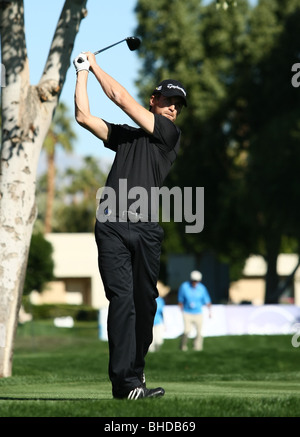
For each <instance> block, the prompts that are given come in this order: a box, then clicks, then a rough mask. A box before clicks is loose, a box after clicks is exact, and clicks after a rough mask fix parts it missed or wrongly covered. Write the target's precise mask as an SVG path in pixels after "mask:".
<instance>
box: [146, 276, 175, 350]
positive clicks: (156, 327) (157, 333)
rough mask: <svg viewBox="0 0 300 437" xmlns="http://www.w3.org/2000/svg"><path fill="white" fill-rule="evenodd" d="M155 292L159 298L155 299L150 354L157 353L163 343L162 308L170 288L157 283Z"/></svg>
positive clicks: (159, 282)
mask: <svg viewBox="0 0 300 437" xmlns="http://www.w3.org/2000/svg"><path fill="white" fill-rule="evenodd" d="M157 290H158V294H159V296H158V297H157V298H156V304H157V308H156V313H155V317H154V324H153V340H152V343H151V345H150V347H149V351H150V352H157V351H158V350H159V349H160V347H161V345H162V344H163V342H164V329H165V325H164V314H163V311H164V306H165V299H164V298H165V296H166V295H167V294H168V293H169V291H170V287H168V286H166V285H164V284H163V283H162V282H161V281H158V282H157Z"/></svg>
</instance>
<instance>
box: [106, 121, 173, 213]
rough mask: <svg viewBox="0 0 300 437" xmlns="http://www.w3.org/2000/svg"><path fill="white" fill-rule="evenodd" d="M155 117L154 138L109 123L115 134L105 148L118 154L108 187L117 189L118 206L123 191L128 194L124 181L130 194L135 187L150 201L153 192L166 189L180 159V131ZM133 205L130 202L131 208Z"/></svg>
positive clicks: (109, 177)
mask: <svg viewBox="0 0 300 437" xmlns="http://www.w3.org/2000/svg"><path fill="white" fill-rule="evenodd" d="M154 117H155V123H154V132H153V134H152V135H151V134H148V133H147V132H145V131H144V130H143V129H141V128H135V127H131V126H128V125H117V124H111V123H107V124H108V125H109V126H110V128H111V134H110V138H109V141H108V142H107V143H104V145H105V147H108V148H109V149H111V150H113V151H114V152H116V156H115V159H114V162H113V164H112V167H111V170H110V172H109V175H108V177H107V182H106V186H107V187H111V188H113V189H114V191H115V193H116V196H117V204H119V203H118V197H119V191H120V192H121V191H122V195H123V194H124V191H123V190H120V180H122V184H123V185H125V184H126V189H127V193H128V192H129V191H130V190H131V189H132V188H134V187H143V188H144V189H145V190H146V192H147V193H148V195H149V197H150V193H151V188H152V187H157V188H160V187H161V186H162V184H163V182H164V180H165V178H166V176H167V175H168V173H169V171H170V169H171V166H172V164H173V162H174V161H175V159H176V157H177V154H178V151H179V146H180V136H181V132H180V129H179V128H178V127H177V126H175V124H174V123H173V122H172V121H171V120H169V119H168V118H166V117H164V116H162V115H158V114H155V115H154ZM133 202H134V200H129V201H128V202H127V208H129V206H130V204H131V203H133ZM123 204H124V203H123ZM149 205H150V202H149ZM149 207H150V206H149Z"/></svg>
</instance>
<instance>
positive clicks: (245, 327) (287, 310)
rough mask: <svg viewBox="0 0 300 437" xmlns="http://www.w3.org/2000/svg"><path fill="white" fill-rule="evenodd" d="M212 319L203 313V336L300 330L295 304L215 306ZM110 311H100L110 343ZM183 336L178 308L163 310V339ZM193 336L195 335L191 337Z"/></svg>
mask: <svg viewBox="0 0 300 437" xmlns="http://www.w3.org/2000/svg"><path fill="white" fill-rule="evenodd" d="M211 313H212V317H211V318H210V317H209V316H208V311H207V309H206V307H205V308H204V310H203V336H204V337H219V336H222V335H245V334H259V335H267V334H269V335H277V334H293V333H295V332H297V331H298V330H299V326H300V307H299V306H296V305H262V306H254V305H212V307H211ZM106 322H107V308H103V309H101V310H100V312H99V338H100V339H101V340H107V328H106ZM182 333H183V319H182V313H181V310H180V309H179V307H178V306H177V305H166V306H165V307H164V338H177V337H179V336H180V335H181V334H182ZM191 337H193V333H192V334H191Z"/></svg>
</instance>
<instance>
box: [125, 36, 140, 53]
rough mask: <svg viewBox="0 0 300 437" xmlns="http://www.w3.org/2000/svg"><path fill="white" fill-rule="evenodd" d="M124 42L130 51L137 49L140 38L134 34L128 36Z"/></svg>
mask: <svg viewBox="0 0 300 437" xmlns="http://www.w3.org/2000/svg"><path fill="white" fill-rule="evenodd" d="M126 42H127V45H128V48H129V50H131V51H133V50H136V49H138V48H139V46H140V45H141V40H140V39H139V38H137V37H136V36H129V37H128V38H126Z"/></svg>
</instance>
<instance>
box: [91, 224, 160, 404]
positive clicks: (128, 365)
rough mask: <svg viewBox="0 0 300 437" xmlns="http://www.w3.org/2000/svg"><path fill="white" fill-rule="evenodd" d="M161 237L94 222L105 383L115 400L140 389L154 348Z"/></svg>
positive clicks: (153, 228)
mask: <svg viewBox="0 0 300 437" xmlns="http://www.w3.org/2000/svg"><path fill="white" fill-rule="evenodd" d="M163 234H164V233H163V229H162V228H161V226H160V225H159V224H158V223H151V222H146V223H145V222H137V223H131V222H130V221H128V222H109V221H106V222H104V223H102V222H101V223H100V222H99V221H98V220H97V221H96V225H95V238H96V242H97V247H98V263H99V270H100V274H101V278H102V281H103V285H104V289H105V294H106V297H107V299H108V300H109V310H108V321H107V329H108V342H109V377H110V380H111V382H112V393H113V396H115V397H122V396H126V395H127V394H128V393H129V391H130V390H132V389H133V388H135V387H137V386H139V385H141V378H142V374H143V371H144V367H145V356H146V354H147V352H148V349H149V346H150V344H151V342H152V328H153V320H154V316H155V312H156V300H155V299H156V297H157V296H158V292H157V288H156V285H157V279H158V273H159V264H160V252H161V242H162V240H163Z"/></svg>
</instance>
